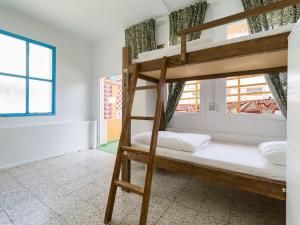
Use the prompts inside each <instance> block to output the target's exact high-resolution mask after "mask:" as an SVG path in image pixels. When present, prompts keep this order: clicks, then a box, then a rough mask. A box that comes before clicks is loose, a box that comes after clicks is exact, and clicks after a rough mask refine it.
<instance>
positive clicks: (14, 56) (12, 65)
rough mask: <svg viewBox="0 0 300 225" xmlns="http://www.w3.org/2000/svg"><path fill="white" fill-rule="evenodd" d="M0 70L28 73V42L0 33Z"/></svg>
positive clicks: (19, 73) (11, 72) (18, 73)
mask: <svg viewBox="0 0 300 225" xmlns="http://www.w3.org/2000/svg"><path fill="white" fill-rule="evenodd" d="M0 72H2V73H10V74H16V75H26V42H25V41H22V40H19V39H16V38H13V37H10V36H7V35H3V34H0Z"/></svg>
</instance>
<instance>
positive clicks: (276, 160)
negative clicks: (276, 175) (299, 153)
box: [258, 141, 287, 166]
mask: <svg viewBox="0 0 300 225" xmlns="http://www.w3.org/2000/svg"><path fill="white" fill-rule="evenodd" d="M258 148H259V150H260V151H261V153H262V154H263V155H264V156H265V157H266V158H267V159H268V160H269V161H270V162H271V163H272V164H275V165H279V166H285V165H286V152H287V142H286V141H271V142H264V143H261V144H260V145H259V146H258Z"/></svg>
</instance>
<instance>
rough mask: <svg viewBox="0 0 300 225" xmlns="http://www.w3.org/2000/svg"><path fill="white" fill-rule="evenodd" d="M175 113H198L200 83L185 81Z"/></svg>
mask: <svg viewBox="0 0 300 225" xmlns="http://www.w3.org/2000/svg"><path fill="white" fill-rule="evenodd" d="M176 112H200V81H198V80H197V81H187V82H186V84H185V87H184V90H183V93H182V95H181V98H180V100H179V103H178V105H177V108H176Z"/></svg>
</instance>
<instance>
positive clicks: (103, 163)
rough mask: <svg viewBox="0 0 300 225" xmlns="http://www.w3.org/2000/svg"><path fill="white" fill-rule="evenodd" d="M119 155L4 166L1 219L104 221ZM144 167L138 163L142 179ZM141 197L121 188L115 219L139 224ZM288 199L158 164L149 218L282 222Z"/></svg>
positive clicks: (202, 223) (261, 224)
mask: <svg viewBox="0 0 300 225" xmlns="http://www.w3.org/2000/svg"><path fill="white" fill-rule="evenodd" d="M113 164H114V155H111V154H107V153H101V152H99V151H84V152H78V153H72V154H67V155H64V156H62V157H58V158H53V159H49V160H45V161H41V162H38V163H34V164H31V165H27V166H23V167H19V168H15V169H11V170H8V171H3V172H0V224H1V225H8V224H16V225H29V224H30V225H40V224H41V225H42V224H44V225H50V224H51V225H61V224H69V225H75V224H79V225H85V224H87V225H98V224H100V225H101V224H102V221H103V216H104V212H105V207H106V201H107V193H108V189H109V183H110V179H111V174H112V168H113ZM144 175H145V173H144V167H143V166H142V165H139V164H134V165H133V173H132V177H133V180H134V182H135V183H136V184H140V185H142V183H143V177H144ZM140 203H141V198H140V197H139V196H136V195H134V194H127V193H122V192H121V191H119V192H118V198H117V202H116V205H115V210H114V217H113V221H112V222H111V224H114V225H117V224H118V225H121V224H122V225H134V224H138V219H139V211H140V207H139V206H140ZM284 208H285V206H284V203H283V202H280V201H275V200H271V199H268V198H264V197H260V196H257V195H254V194H250V193H245V192H240V191H235V190H232V189H227V188H221V187H218V186H213V185H207V184H204V183H201V182H199V181H197V180H194V179H192V178H189V177H186V176H181V175H178V174H173V173H170V172H167V171H163V170H156V171H155V176H154V180H153V189H152V198H151V204H150V209H149V219H148V221H149V222H148V224H157V225H180V224H183V225H279V224H284V220H285V219H284Z"/></svg>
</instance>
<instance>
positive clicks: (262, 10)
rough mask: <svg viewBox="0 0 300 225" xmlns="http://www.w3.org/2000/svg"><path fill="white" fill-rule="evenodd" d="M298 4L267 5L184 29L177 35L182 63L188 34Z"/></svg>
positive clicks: (285, 0)
mask: <svg viewBox="0 0 300 225" xmlns="http://www.w3.org/2000/svg"><path fill="white" fill-rule="evenodd" d="M296 4H300V0H282V1H280V2H275V3H270V4H268V5H265V6H262V7H259V8H255V9H251V10H248V11H245V12H241V13H238V14H234V15H232V16H228V17H224V18H221V19H218V20H214V21H211V22H208V23H204V24H199V25H197V26H194V27H190V28H187V29H184V30H182V31H179V32H178V33H177V35H178V36H180V38H181V56H180V60H181V61H182V63H183V64H186V53H187V37H186V36H187V35H188V34H191V33H194V32H199V31H203V30H207V29H211V28H214V27H218V26H222V25H225V24H228V23H232V22H236V21H239V20H242V19H247V18H250V17H253V16H258V15H260V14H263V13H267V12H272V11H275V10H277V9H283V8H286V7H288V6H293V5H296Z"/></svg>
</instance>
